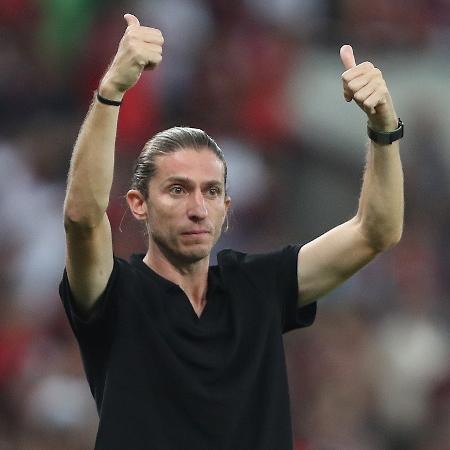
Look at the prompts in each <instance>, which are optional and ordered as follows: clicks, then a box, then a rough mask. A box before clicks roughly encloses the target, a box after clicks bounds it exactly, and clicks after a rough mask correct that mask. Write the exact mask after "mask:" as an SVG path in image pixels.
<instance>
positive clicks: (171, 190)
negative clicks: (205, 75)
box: [60, 14, 403, 450]
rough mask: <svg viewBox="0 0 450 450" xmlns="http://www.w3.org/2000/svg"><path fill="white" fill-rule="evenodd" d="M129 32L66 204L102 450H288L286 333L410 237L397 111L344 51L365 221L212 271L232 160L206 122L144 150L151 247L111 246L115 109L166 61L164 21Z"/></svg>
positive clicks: (88, 125)
mask: <svg viewBox="0 0 450 450" xmlns="http://www.w3.org/2000/svg"><path fill="white" fill-rule="evenodd" d="M124 17H125V19H126V21H127V24H128V26H127V29H126V31H125V34H124V36H123V38H122V40H121V42H120V45H119V47H118V51H117V53H116V55H115V57H114V59H113V61H112V63H111V65H110V67H109V68H108V70H107V72H106V74H105V75H104V76H103V79H102V80H101V82H100V85H99V89H98V92H97V93H96V97H95V98H94V101H93V103H92V106H91V109H90V111H89V113H88V115H87V117H86V119H85V122H84V124H83V126H82V128H81V130H80V133H79V136H78V139H77V142H76V144H75V149H74V153H73V157H72V161H71V167H70V172H69V178H68V188H67V194H66V200H65V205H64V223H65V229H66V236H67V259H66V271H65V273H64V278H63V281H62V283H61V286H60V294H61V297H62V299H63V302H64V307H65V309H66V313H67V315H68V318H69V320H70V323H71V326H72V328H73V330H74V333H75V335H76V337H77V339H78V342H79V344H80V348H81V353H82V357H83V362H84V365H85V370H86V374H87V378H88V381H89V384H90V387H91V391H92V394H93V396H94V398H95V400H96V404H97V409H98V412H99V415H100V425H99V430H98V435H97V441H96V447H95V448H96V449H97V450H104V449H105V450H106V449H107V450H115V449H121V450H123V449H132V450H144V449H155V450H166V449H167V450H175V449H177V450H179V449H188V450H218V449H224V450H225V449H234V450H288V449H292V439H291V424H290V416H289V399H288V389H287V379H286V367H285V362H284V353H283V346H282V333H283V332H286V331H288V330H291V329H294V328H299V327H302V326H307V325H310V324H311V323H312V322H313V320H314V315H315V300H316V299H317V298H319V297H320V296H321V295H323V294H325V293H326V292H328V291H330V290H331V289H333V288H334V287H336V286H337V285H339V284H340V283H342V282H343V281H344V280H345V279H347V278H348V277H349V276H350V275H352V274H353V273H354V272H356V271H357V270H358V269H360V268H361V267H363V266H364V265H365V264H367V263H368V262H369V261H370V260H371V259H373V258H374V257H375V256H376V255H377V254H378V253H379V252H381V251H382V250H385V249H387V248H389V247H391V246H392V245H394V244H396V243H397V242H398V241H399V239H400V236H401V233H402V223H403V187H402V186H403V179H402V178H403V177H402V168H401V163H400V157H399V146H398V139H399V138H400V137H401V136H402V131H403V128H402V124H401V122H400V121H399V119H398V118H397V116H396V113H395V111H394V107H393V104H392V100H391V97H390V95H389V92H388V90H387V87H386V84H385V82H384V80H383V78H382V75H381V72H380V71H379V70H378V69H376V68H374V67H373V65H372V64H370V63H368V62H365V63H362V64H359V65H356V63H355V59H354V57H353V51H352V48H351V47H350V46H348V45H347V46H343V47H342V49H341V59H342V61H343V64H344V66H345V69H346V70H345V72H344V74H343V76H342V79H343V86H344V96H345V99H346V100H347V101H351V100H355V102H356V103H357V104H358V105H359V106H360V107H361V108H362V109H363V110H364V111H365V112H366V114H367V116H368V127H369V128H368V132H369V136H370V138H371V140H370V144H369V150H368V158H367V166H366V170H365V175H364V181H363V187H362V191H361V195H360V201H359V208H358V212H357V214H356V216H355V217H353V218H352V219H351V220H349V221H347V222H345V223H343V224H342V225H340V226H338V227H336V228H334V229H332V230H331V231H329V232H328V233H326V234H324V235H323V236H320V237H319V238H317V239H315V240H314V241H312V242H310V243H308V244H307V245H305V246H303V247H301V248H300V246H297V245H295V246H288V247H286V248H284V249H282V250H280V251H277V252H274V253H270V254H265V255H257V256H256V255H246V254H243V253H238V252H234V251H231V250H226V251H223V252H221V253H220V254H219V256H218V265H217V266H213V267H209V256H210V252H211V249H212V247H213V245H214V244H215V243H216V242H217V239H218V238H219V236H220V233H221V230H222V226H223V224H224V222H225V220H226V215H227V211H228V209H229V208H230V204H231V200H230V197H229V196H228V194H227V188H226V163H225V160H224V159H223V155H222V152H221V151H220V149H219V148H218V146H217V144H216V143H215V142H214V141H213V140H212V139H211V138H210V137H209V136H208V135H206V133H204V132H203V131H201V130H198V129H192V128H177V127H176V128H172V129H170V130H166V131H163V132H161V133H159V134H158V135H156V136H155V137H154V138H152V139H151V140H150V141H149V142H148V143H147V144H146V146H145V147H144V150H143V151H142V153H141V155H140V157H139V159H138V163H137V165H136V170H135V174H134V178H133V183H132V186H131V189H130V190H129V191H128V194H127V200H128V204H129V206H130V209H131V211H132V213H133V215H134V216H135V218H136V219H138V220H139V221H141V222H142V223H144V224H145V226H146V228H147V231H148V251H147V253H146V254H145V255H141V256H133V257H132V259H131V263H129V262H126V261H124V260H122V259H120V258H116V257H114V256H113V249H112V241H111V230H110V225H109V221H108V218H107V215H106V209H107V205H108V199H109V192H110V188H111V183H112V178H113V160H114V142H115V136H116V126H117V118H118V111H119V105H120V103H121V101H122V99H123V96H124V94H125V92H126V91H127V90H128V89H130V88H131V87H132V86H133V85H134V84H135V83H136V82H137V81H138V79H139V77H140V75H141V73H142V71H143V70H145V69H153V68H154V67H156V66H157V65H158V64H159V63H160V62H161V54H162V45H163V38H162V35H161V33H160V31H158V30H155V29H152V28H147V27H144V26H141V25H140V23H139V21H138V19H137V18H136V17H135V16H132V15H130V14H126V15H125V16H124Z"/></svg>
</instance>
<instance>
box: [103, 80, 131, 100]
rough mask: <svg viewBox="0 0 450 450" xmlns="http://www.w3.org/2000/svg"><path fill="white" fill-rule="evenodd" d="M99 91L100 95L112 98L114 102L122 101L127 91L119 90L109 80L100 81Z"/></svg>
mask: <svg viewBox="0 0 450 450" xmlns="http://www.w3.org/2000/svg"><path fill="white" fill-rule="evenodd" d="M97 93H98V95H100V97H102V98H105V99H108V100H111V101H113V102H121V101H122V100H123V96H124V95H125V92H121V91H119V90H118V89H117V88H115V87H114V86H113V85H112V84H111V83H107V82H106V83H105V82H101V83H100V85H99V87H98V90H97Z"/></svg>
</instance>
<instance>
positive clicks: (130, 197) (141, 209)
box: [127, 189, 147, 220]
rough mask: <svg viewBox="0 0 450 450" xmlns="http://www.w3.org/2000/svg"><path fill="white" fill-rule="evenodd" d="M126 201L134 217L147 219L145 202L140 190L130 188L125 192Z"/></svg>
mask: <svg viewBox="0 0 450 450" xmlns="http://www.w3.org/2000/svg"><path fill="white" fill-rule="evenodd" d="M127 203H128V206H129V207H130V211H131V214H133V216H134V217H135V219H137V220H147V203H146V201H145V198H144V196H143V195H142V193H141V192H139V191H138V190H137V189H130V190H129V191H128V192H127Z"/></svg>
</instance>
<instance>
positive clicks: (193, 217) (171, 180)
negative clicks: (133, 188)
mask: <svg viewBox="0 0 450 450" xmlns="http://www.w3.org/2000/svg"><path fill="white" fill-rule="evenodd" d="M156 167H157V168H156V173H155V175H154V176H153V177H152V178H151V180H150V182H149V186H148V200H147V210H148V224H149V232H150V245H151V246H152V244H153V243H154V244H156V245H157V246H158V248H159V249H160V250H161V251H162V252H163V253H164V254H165V255H166V256H167V257H169V258H171V259H172V258H175V259H176V260H179V261H182V262H183V263H192V262H196V261H199V260H201V259H204V258H206V257H209V254H210V252H211V249H212V247H213V246H214V244H215V243H216V242H217V240H218V239H219V237H220V234H221V230H222V225H223V222H224V219H225V216H226V212H227V210H228V207H229V205H230V199H229V198H228V197H226V196H225V186H224V167H223V163H222V161H220V159H218V158H217V156H216V155H215V154H214V153H213V152H212V151H211V150H209V149H207V148H205V149H202V150H193V149H183V150H179V151H175V152H173V153H169V154H167V155H164V156H159V157H158V158H157V159H156Z"/></svg>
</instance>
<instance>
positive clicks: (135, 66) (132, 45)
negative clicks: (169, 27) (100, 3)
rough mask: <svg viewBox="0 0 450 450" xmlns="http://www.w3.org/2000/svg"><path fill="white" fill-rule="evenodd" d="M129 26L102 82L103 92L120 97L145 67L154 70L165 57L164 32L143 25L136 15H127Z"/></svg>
mask: <svg viewBox="0 0 450 450" xmlns="http://www.w3.org/2000/svg"><path fill="white" fill-rule="evenodd" d="M124 18H125V20H126V22H127V28H126V30H125V33H124V35H123V37H122V39H121V41H120V44H119V48H118V49H117V53H116V55H115V56H114V59H113V61H112V62H111V65H110V66H109V68H108V70H107V71H106V73H105V75H104V76H103V79H102V81H101V82H100V87H99V92H100V95H103V96H105V97H106V98H109V99H111V100H116V99H117V100H118V99H121V98H122V97H123V94H124V93H125V92H126V91H127V90H128V89H130V88H131V87H132V86H134V85H135V84H136V83H137V81H138V80H139V77H140V76H141V74H142V72H143V70H146V69H154V68H155V67H156V66H158V65H159V63H160V62H161V60H162V46H163V43H164V38H163V36H162V34H161V31H159V30H157V29H155V28H149V27H144V26H141V24H140V23H139V20H138V18H137V17H136V16H133V15H132V14H125V15H124Z"/></svg>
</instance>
